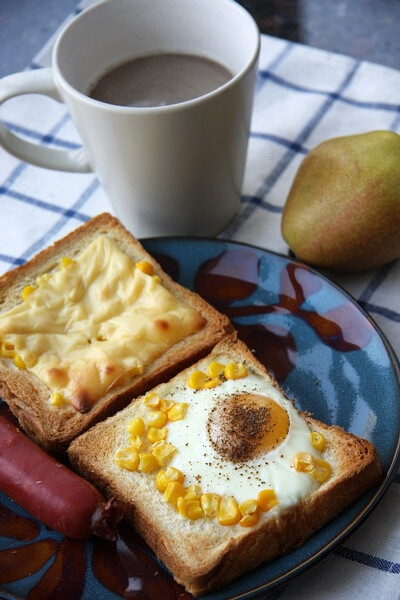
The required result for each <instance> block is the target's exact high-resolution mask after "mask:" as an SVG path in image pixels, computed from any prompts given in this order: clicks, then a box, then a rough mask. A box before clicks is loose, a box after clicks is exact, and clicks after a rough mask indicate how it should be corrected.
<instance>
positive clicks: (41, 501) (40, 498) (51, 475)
mask: <svg viewBox="0 0 400 600" xmlns="http://www.w3.org/2000/svg"><path fill="white" fill-rule="evenodd" d="M0 490H1V491H2V492H4V493H5V494H7V496H9V497H10V498H11V499H12V500H14V501H15V502H17V504H19V505H20V506H21V507H22V508H24V509H25V510H26V511H28V512H29V513H30V514H31V515H33V516H34V517H36V518H37V519H39V520H40V521H42V522H43V523H45V524H46V525H47V526H48V527H50V528H51V529H54V530H55V531H58V532H59V533H62V534H63V535H65V536H68V537H71V538H74V539H78V540H83V539H87V538H89V537H90V536H91V535H93V534H94V535H99V536H100V537H104V538H106V539H112V540H115V539H116V537H117V535H116V525H117V523H118V522H119V521H120V519H121V518H122V514H121V512H120V510H119V509H118V506H117V503H116V502H115V500H114V499H112V498H111V499H110V500H109V501H108V502H106V500H105V499H104V497H103V496H102V495H101V494H100V492H99V491H98V490H97V489H96V488H95V487H94V486H93V485H92V484H91V483H89V482H88V481H86V480H85V479H83V478H82V477H79V475H77V474H76V473H73V472H72V471H71V470H70V469H68V467H66V466H65V465H63V464H62V463H60V462H58V461H57V460H56V459H54V458H53V457H52V456H50V455H49V454H47V453H46V452H45V451H44V450H42V449H41V448H40V447H39V446H37V445H36V444H35V443H34V442H32V441H31V440H30V439H28V438H27V437H26V435H25V434H23V433H22V432H21V431H20V430H19V429H17V428H16V427H14V425H11V423H9V422H7V421H6V420H5V419H4V418H3V417H1V416H0Z"/></svg>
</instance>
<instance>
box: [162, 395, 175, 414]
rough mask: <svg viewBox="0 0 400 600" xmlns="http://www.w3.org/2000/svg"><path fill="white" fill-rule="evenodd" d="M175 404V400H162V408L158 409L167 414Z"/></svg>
mask: <svg viewBox="0 0 400 600" xmlns="http://www.w3.org/2000/svg"><path fill="white" fill-rule="evenodd" d="M174 404H175V402H174V401H173V400H167V399H166V398H161V400H160V406H159V407H158V408H159V409H160V410H162V411H163V412H165V413H167V412H168V411H169V409H170V408H172V407H173V406H174Z"/></svg>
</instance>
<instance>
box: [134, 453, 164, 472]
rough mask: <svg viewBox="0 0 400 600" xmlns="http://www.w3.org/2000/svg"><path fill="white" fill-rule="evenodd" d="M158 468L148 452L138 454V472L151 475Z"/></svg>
mask: <svg viewBox="0 0 400 600" xmlns="http://www.w3.org/2000/svg"><path fill="white" fill-rule="evenodd" d="M158 467H159V463H158V461H157V459H156V457H155V456H153V455H152V454H151V453H150V452H141V453H140V454H139V467H138V468H139V471H141V472H142V473H153V472H154V471H156V470H157V469H158Z"/></svg>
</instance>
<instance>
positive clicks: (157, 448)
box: [151, 440, 177, 467]
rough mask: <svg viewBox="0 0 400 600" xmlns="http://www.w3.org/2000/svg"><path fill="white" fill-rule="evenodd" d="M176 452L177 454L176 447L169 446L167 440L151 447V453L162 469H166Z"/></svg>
mask: <svg viewBox="0 0 400 600" xmlns="http://www.w3.org/2000/svg"><path fill="white" fill-rule="evenodd" d="M175 452H177V449H176V448H175V446H173V445H172V444H169V443H168V442H166V441H165V440H160V441H159V442H155V443H154V444H153V445H152V446H151V453H152V455H153V457H154V458H155V459H156V461H157V462H158V465H159V466H160V467H166V466H167V465H168V463H169V462H170V461H171V460H172V458H173V456H174V454H175Z"/></svg>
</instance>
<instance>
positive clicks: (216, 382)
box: [203, 377, 221, 390]
mask: <svg viewBox="0 0 400 600" xmlns="http://www.w3.org/2000/svg"><path fill="white" fill-rule="evenodd" d="M220 383H221V380H220V378H219V377H214V378H213V379H207V381H206V382H205V384H204V386H203V387H204V389H205V390H209V389H211V388H215V387H217V385H220Z"/></svg>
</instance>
